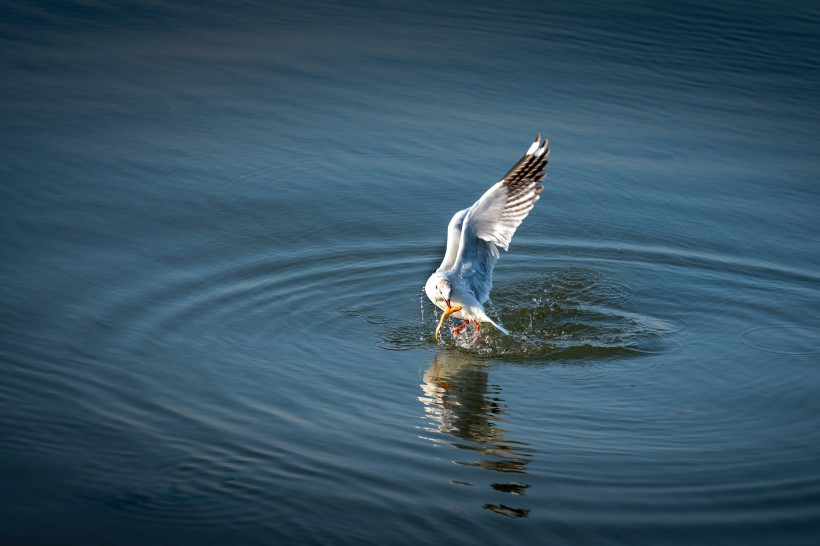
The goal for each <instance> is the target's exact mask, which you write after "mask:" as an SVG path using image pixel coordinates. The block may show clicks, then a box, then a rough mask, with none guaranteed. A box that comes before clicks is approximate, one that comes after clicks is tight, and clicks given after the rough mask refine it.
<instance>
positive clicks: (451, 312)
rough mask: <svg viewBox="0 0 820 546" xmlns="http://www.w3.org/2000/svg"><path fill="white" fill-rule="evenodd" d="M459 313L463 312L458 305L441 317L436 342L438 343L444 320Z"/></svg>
mask: <svg viewBox="0 0 820 546" xmlns="http://www.w3.org/2000/svg"><path fill="white" fill-rule="evenodd" d="M448 303H449V302H448ZM459 311H461V306H460V305H456V306H455V307H450V308H449V309H447V310H446V311H445V312H444V314H443V315H441V320H439V321H438V326H437V327H436V341H438V331H439V330H441V325H442V324H444V319H446V318H447V317H449V316H450V315H452V314H453V313H458V312H459Z"/></svg>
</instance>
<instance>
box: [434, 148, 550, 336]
mask: <svg viewBox="0 0 820 546" xmlns="http://www.w3.org/2000/svg"><path fill="white" fill-rule="evenodd" d="M548 155H549V148H547V141H546V139H545V140H543V141H542V140H541V135H540V134H539V135H538V137H536V139H535V142H533V143H532V145H531V146H530V147H529V149H528V150H527V152H526V153H525V154H524V156H523V157H522V158H521V159H520V160H519V161H518V163H516V164H515V166H514V167H513V168H512V169H510V171H509V172H508V173H507V174H506V175H505V176H504V177H503V178H502V179H501V180H500V181H499V182H497V183H496V184H494V185H493V186H492V187H491V188H490V189H489V190H487V191H486V192H485V193H484V195H482V196H481V198H480V199H479V200H478V201H476V202H475V203H474V204H473V206H471V207H470V208H468V209H464V210H460V211H458V212H457V213H455V215H454V216H453V218H452V220H450V224H449V225H448V227H447V250H446V252H445V254H444V259H443V260H442V262H441V265H440V266H439V268H438V269H437V270H436V271H435V273H433V274H432V275H430V278H429V279H427V283H426V284H425V286H424V291H425V293H426V294H427V297H428V298H430V300H431V301H432V302H433V303H434V304H435V305H436V306H437V307H439V308H440V309H442V310H443V311H445V314H444V315H443V316H442V320H441V321H440V322H439V328H441V324H442V322H443V320H444V318H445V317H447V316H448V315H452V316H454V317H456V318H460V319H462V320H464V321H465V323H464V324H463V325H462V326H461V327H459V328H457V329H456V333H457V332H458V330H460V328H462V327H464V326H466V324H467V322H466V321H473V323H474V324H475V326H476V327H478V323H480V322H489V323H490V324H492V325H493V326H495V327H496V328H498V329H499V330H500V331H502V332H504V333H505V334H508V333H509V332H508V331H507V330H506V329H504V328H503V327H501V326H499V325H498V324H496V323H495V322H494V321H493V320H492V319H491V318H490V317H488V316H487V313H486V312H485V311H484V305H483V304H484V302H486V301H487V299H489V297H490V290H491V289H492V285H493V268H494V267H495V262H496V261H497V260H498V256H499V252H498V249H499V248H503V249H504V250H507V249H508V248H509V244H510V240H511V239H512V236H513V234H514V233H515V230H516V228H518V226H519V225H521V222H522V221H523V220H524V218H526V217H527V215H528V214H529V212H530V210H532V207H533V206H534V205H535V202H536V201H537V200H538V194H539V193H541V190H542V189H543V187H542V186H541V182H542V181H543V180H544V177H545V176H546V173H545V172H544V168H545V167H546V164H547V156H548ZM436 338H438V329H436Z"/></svg>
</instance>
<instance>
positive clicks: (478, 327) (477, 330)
mask: <svg viewBox="0 0 820 546" xmlns="http://www.w3.org/2000/svg"><path fill="white" fill-rule="evenodd" d="M467 322H470V321H467ZM473 326H475V331H476V332H480V331H481V326H479V325H478V321H477V320H474V321H473Z"/></svg>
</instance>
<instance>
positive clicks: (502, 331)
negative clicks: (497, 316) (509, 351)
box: [487, 317, 510, 336]
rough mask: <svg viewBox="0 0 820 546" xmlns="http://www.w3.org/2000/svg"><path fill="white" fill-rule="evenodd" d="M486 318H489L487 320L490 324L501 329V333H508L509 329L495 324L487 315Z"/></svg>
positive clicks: (506, 334)
mask: <svg viewBox="0 0 820 546" xmlns="http://www.w3.org/2000/svg"><path fill="white" fill-rule="evenodd" d="M487 320H489V321H490V324H492V325H493V326H495V327H496V328H498V329H499V330H500V331H501V333H502V334H504V335H505V336H508V335H510V331H509V330H507V329H506V328H504V327H503V326H500V325H498V324H496V323H495V321H494V320H492V319H490V318H489V317H487Z"/></svg>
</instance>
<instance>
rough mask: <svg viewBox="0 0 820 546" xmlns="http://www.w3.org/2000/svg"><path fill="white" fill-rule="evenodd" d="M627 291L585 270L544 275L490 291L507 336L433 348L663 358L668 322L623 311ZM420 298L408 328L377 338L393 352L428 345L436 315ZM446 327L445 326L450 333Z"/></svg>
mask: <svg viewBox="0 0 820 546" xmlns="http://www.w3.org/2000/svg"><path fill="white" fill-rule="evenodd" d="M634 295H635V291H634V289H633V288H632V287H630V286H629V285H627V284H625V283H623V282H621V281H619V280H618V279H616V278H614V277H612V276H610V275H608V274H605V273H602V272H599V271H596V270H592V269H583V268H568V269H561V270H555V271H549V272H545V273H542V274H539V275H536V276H534V277H527V278H524V279H520V280H518V281H513V282H511V283H507V284H504V285H499V286H497V287H496V289H495V290H494V291H493V298H492V300H491V301H490V302H488V304H487V306H486V307H487V309H488V311H489V313H490V315H491V316H495V317H497V318H498V319H499V320H500V322H501V323H502V324H503V325H504V326H506V327H507V328H508V329H509V330H510V332H511V335H509V336H505V335H503V334H501V333H500V332H498V331H496V330H495V329H494V328H492V327H491V326H489V325H485V326H483V327H482V328H481V331H480V332H476V331H475V330H473V329H472V327H470V328H468V329H467V330H465V331H464V332H462V333H461V334H459V335H458V336H454V335H453V333H452V330H451V329H450V328H448V329H447V330H446V331H445V329H444V328H443V329H442V341H441V342H440V345H442V346H444V347H448V348H455V349H458V350H460V351H462V352H465V353H469V354H472V355H476V356H481V357H487V358H504V359H505V360H507V361H537V360H549V361H555V360H577V359H589V358H593V359H602V358H615V357H621V356H640V355H642V354H648V353H657V352H659V351H661V350H663V348H664V346H665V344H666V342H668V340H669V338H671V337H673V336H674V334H675V328H674V325H672V324H670V323H669V322H667V321H665V320H663V319H660V318H658V317H654V316H651V315H647V314H643V313H640V312H634V311H630V310H629V307H630V300H631V299H632V298H633V296H634ZM428 303H429V302H427V301H426V297H424V296H422V297H421V304H420V307H421V313H420V314H421V316H420V318H419V319H418V320H416V321H412V322H411V321H406V322H404V323H399V324H398V325H394V324H395V323H391V325H390V326H388V327H387V330H386V331H385V332H384V334H383V339H384V341H385V343H384V346H385V348H387V349H393V350H412V349H419V348H423V347H427V346H429V345H430V343H434V341H433V332H434V331H435V327H436V324H437V322H438V310H433V307H432V304H428ZM451 326H452V325H451Z"/></svg>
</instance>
